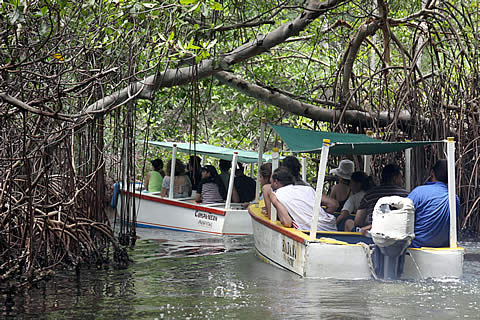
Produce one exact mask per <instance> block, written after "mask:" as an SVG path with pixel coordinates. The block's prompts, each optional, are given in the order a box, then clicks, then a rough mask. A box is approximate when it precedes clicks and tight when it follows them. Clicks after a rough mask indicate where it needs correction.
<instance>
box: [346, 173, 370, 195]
mask: <svg viewBox="0 0 480 320" xmlns="http://www.w3.org/2000/svg"><path fill="white" fill-rule="evenodd" d="M370 188H371V185H370V179H369V177H368V176H367V175H366V174H365V172H363V171H356V172H354V173H352V179H351V180H350V189H351V190H352V192H353V193H357V192H359V191H367V190H369V189H370Z"/></svg>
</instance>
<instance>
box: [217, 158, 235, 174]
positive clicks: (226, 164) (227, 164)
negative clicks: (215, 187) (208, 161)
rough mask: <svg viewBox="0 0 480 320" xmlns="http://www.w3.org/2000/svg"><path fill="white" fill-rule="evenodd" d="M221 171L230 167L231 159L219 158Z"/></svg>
mask: <svg viewBox="0 0 480 320" xmlns="http://www.w3.org/2000/svg"><path fill="white" fill-rule="evenodd" d="M218 167H219V168H220V171H221V172H228V170H230V168H231V167H232V161H229V160H223V159H220V163H219V164H218Z"/></svg>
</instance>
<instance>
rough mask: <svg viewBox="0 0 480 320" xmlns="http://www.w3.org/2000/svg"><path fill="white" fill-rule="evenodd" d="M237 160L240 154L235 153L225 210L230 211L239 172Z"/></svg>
mask: <svg viewBox="0 0 480 320" xmlns="http://www.w3.org/2000/svg"><path fill="white" fill-rule="evenodd" d="M237 159H238V152H236V151H235V152H234V153H233V159H232V169H231V170H230V181H228V192H227V202H226V203H225V209H226V210H228V209H230V205H231V203H232V193H233V181H234V179H235V171H236V170H237Z"/></svg>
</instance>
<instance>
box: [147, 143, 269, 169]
mask: <svg viewBox="0 0 480 320" xmlns="http://www.w3.org/2000/svg"><path fill="white" fill-rule="evenodd" d="M140 141H141V142H146V143H148V144H151V145H155V146H158V147H162V148H165V149H172V148H173V145H174V144H176V145H177V150H178V151H179V152H184V153H194V150H195V152H196V154H197V155H198V154H201V155H206V156H210V157H214V158H217V159H223V160H230V161H231V160H232V159H233V153H234V152H238V162H243V163H257V161H258V152H254V151H244V150H235V149H230V148H224V147H218V146H213V145H210V144H206V143H196V144H190V143H180V142H159V141H144V140H140ZM263 161H264V162H269V161H272V156H271V155H268V154H263Z"/></svg>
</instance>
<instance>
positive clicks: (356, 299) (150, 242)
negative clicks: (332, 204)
mask: <svg viewBox="0 0 480 320" xmlns="http://www.w3.org/2000/svg"><path fill="white" fill-rule="evenodd" d="M138 234H139V236H140V239H139V241H137V246H136V247H135V249H134V250H133V251H131V252H130V255H131V258H132V259H133V260H134V261H135V262H134V263H133V264H132V265H131V266H130V267H129V268H128V269H127V270H115V269H109V270H93V269H90V270H88V269H85V270H82V271H81V272H80V274H79V275H78V276H77V275H76V274H75V273H74V272H64V273H62V274H60V275H59V276H57V277H56V278H55V280H54V281H50V282H47V283H44V284H42V285H41V287H40V288H36V289H32V290H30V291H21V292H19V291H17V292H14V293H13V294H12V295H11V296H10V299H9V298H8V295H7V294H6V293H2V295H1V296H0V308H1V309H0V312H1V314H0V318H10V319H14V318H49V319H50V318H53V319H57V318H58V319H64V318H71V319H80V318H81V319H225V318H227V319H302V320H303V319H386V318H392V319H412V318H413V319H419V318H421V319H428V318H432V319H433V318H435V319H453V318H464V317H471V318H477V317H478V312H479V310H478V305H477V301H480V292H479V290H480V289H478V288H479V286H478V279H479V278H478V274H479V271H480V244H479V243H476V242H469V243H464V246H465V247H466V248H467V255H466V257H465V268H464V270H465V277H464V279H462V280H461V281H448V282H447V281H418V282H404V281H402V282H400V281H399V282H376V281H338V280H320V279H302V278H300V277H298V276H297V275H295V274H293V273H290V272H287V271H283V270H280V269H278V268H276V267H274V266H271V265H269V264H266V263H264V262H263V261H261V260H260V259H259V258H258V257H256V255H255V250H254V249H253V239H252V237H226V238H222V237H214V236H205V235H198V234H192V233H181V232H174V231H158V230H145V229H143V230H139V233H138Z"/></svg>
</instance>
